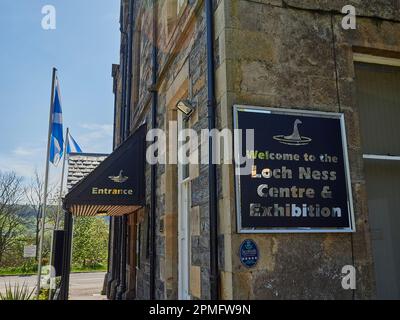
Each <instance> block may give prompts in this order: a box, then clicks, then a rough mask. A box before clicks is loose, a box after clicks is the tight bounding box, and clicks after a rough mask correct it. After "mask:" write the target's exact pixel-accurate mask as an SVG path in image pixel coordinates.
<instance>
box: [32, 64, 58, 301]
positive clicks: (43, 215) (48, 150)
mask: <svg viewBox="0 0 400 320" xmlns="http://www.w3.org/2000/svg"><path fill="white" fill-rule="evenodd" d="M56 74H57V69H56V68H53V78H52V84H51V98H50V115H49V132H48V136H47V154H46V172H45V179H44V194H43V208H42V219H41V223H40V225H41V226H40V245H39V259H38V260H39V261H38V276H37V287H36V299H39V294H40V278H41V276H42V254H43V242H44V227H45V222H46V204H47V188H48V182H49V158H50V138H51V123H52V120H53V119H52V118H53V101H54V85H55V80H56Z"/></svg>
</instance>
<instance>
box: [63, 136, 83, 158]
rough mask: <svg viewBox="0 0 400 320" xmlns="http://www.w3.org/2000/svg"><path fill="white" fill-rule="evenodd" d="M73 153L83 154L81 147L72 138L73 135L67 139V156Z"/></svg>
mask: <svg viewBox="0 0 400 320" xmlns="http://www.w3.org/2000/svg"><path fill="white" fill-rule="evenodd" d="M71 152H75V153H82V149H81V147H80V146H79V145H78V144H77V143H76V141H75V139H74V138H72V136H71V134H68V137H67V154H70V153H71Z"/></svg>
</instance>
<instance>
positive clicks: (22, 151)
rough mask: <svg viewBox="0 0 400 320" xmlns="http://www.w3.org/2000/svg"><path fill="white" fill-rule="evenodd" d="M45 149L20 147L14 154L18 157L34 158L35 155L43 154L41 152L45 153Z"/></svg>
mask: <svg viewBox="0 0 400 320" xmlns="http://www.w3.org/2000/svg"><path fill="white" fill-rule="evenodd" d="M43 151H44V149H43V148H32V147H22V146H19V147H17V148H15V149H14V150H13V151H12V153H13V154H14V155H16V156H22V157H24V156H32V155H35V154H41V152H43Z"/></svg>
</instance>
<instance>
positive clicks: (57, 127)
mask: <svg viewBox="0 0 400 320" xmlns="http://www.w3.org/2000/svg"><path fill="white" fill-rule="evenodd" d="M51 119H52V120H51V137H50V159H49V160H50V162H51V163H53V164H54V165H57V164H58V162H59V161H60V159H61V157H62V155H63V148H64V137H63V135H64V134H63V124H62V109H61V95H60V84H59V82H58V79H57V77H56V79H55V92H54V101H53V110H52V117H51Z"/></svg>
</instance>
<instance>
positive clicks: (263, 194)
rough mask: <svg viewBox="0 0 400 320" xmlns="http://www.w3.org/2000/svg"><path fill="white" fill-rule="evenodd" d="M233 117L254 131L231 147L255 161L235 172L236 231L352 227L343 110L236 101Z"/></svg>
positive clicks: (339, 229) (346, 229)
mask: <svg viewBox="0 0 400 320" xmlns="http://www.w3.org/2000/svg"><path fill="white" fill-rule="evenodd" d="M234 119H235V128H237V129H242V131H243V132H244V131H245V130H246V129H254V132H255V141H254V146H253V147H252V148H248V147H247V146H246V143H243V144H242V147H241V150H235V152H239V153H240V154H241V155H242V156H245V157H246V158H247V159H249V160H251V161H252V162H253V166H252V171H251V173H250V174H248V175H242V176H239V175H237V176H236V188H237V193H236V194H237V214H238V229H239V232H243V233H246V232H351V231H354V218H353V211H352V199H351V187H350V183H349V172H348V159H347V151H346V148H347V146H346V138H345V130H344V117H343V115H342V114H336V113H321V112H309V111H297V110H283V109H268V108H258V107H245V106H244V107H242V106H236V107H235V115H234ZM243 141H245V137H244V136H243Z"/></svg>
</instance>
